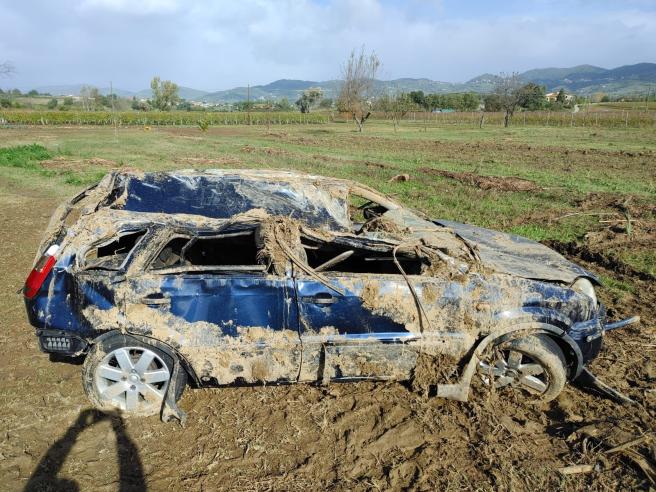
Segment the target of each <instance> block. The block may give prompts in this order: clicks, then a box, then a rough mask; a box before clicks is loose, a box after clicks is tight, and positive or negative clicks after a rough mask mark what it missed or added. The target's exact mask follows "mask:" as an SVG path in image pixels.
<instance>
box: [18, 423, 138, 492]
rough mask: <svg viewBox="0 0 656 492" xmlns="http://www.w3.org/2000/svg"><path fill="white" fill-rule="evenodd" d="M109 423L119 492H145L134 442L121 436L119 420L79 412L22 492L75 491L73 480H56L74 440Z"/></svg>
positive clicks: (121, 429)
mask: <svg viewBox="0 0 656 492" xmlns="http://www.w3.org/2000/svg"><path fill="white" fill-rule="evenodd" d="M104 420H109V422H110V423H111V425H112V429H113V430H114V434H115V435H116V454H117V459H118V463H119V490H120V491H121V492H127V491H141V490H146V484H145V477H144V473H143V466H142V464H141V459H140V458H139V452H138V450H137V447H136V446H135V444H134V442H133V441H132V439H130V437H129V436H128V435H127V433H126V432H125V424H124V422H123V418H122V417H121V416H120V415H119V414H118V413H114V412H101V411H98V410H83V411H82V412H80V415H79V416H78V418H77V420H76V421H75V422H74V423H73V425H71V426H70V427H69V428H68V430H67V431H66V433H65V434H64V435H63V436H62V437H61V438H59V439H58V440H57V441H56V442H55V443H54V444H53V445H52V446H50V448H49V449H48V451H47V452H46V454H45V455H44V456H43V458H41V461H40V462H39V464H38V465H37V467H36V469H35V470H34V472H33V473H32V476H31V477H30V479H29V480H28V482H27V485H26V486H25V489H24V490H25V492H35V491H42V490H48V491H77V490H80V486H79V485H78V483H77V482H76V481H75V480H72V479H69V478H60V477H58V476H57V474H58V473H59V471H60V470H61V468H62V466H63V464H64V461H65V460H66V457H67V456H68V454H69V453H70V452H71V449H72V448H73V446H74V445H75V442H76V441H77V438H78V436H79V435H80V434H81V433H82V431H84V430H85V429H88V428H90V427H93V426H94V425H96V424H97V423H99V422H102V421H104Z"/></svg>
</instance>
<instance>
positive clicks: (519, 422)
mask: <svg viewBox="0 0 656 492" xmlns="http://www.w3.org/2000/svg"><path fill="white" fill-rule="evenodd" d="M2 186H3V188H4V189H10V187H9V186H8V185H7V183H2ZM2 205H3V214H2V217H1V223H0V227H1V228H2V233H3V237H5V238H6V241H5V242H4V244H3V246H4V247H3V249H2V252H1V253H0V265H1V268H2V271H3V272H4V275H3V285H2V290H1V295H2V313H3V321H4V323H3V324H4V327H3V330H2V331H1V332H0V372H1V373H2V374H3V382H2V387H1V390H0V396H1V397H2V400H1V401H2V405H1V406H0V427H2V429H3V438H2V440H1V442H0V488H1V489H3V490H22V489H23V488H24V487H25V485H26V484H27V483H28V480H30V477H32V481H31V482H30V483H31V484H35V486H41V487H43V488H45V487H46V486H52V485H53V484H62V483H66V484H68V485H71V484H75V485H77V486H79V487H80V489H94V490H115V489H116V488H117V487H118V486H119V485H118V484H119V482H120V484H121V487H125V488H129V487H133V488H135V487H139V486H141V485H142V483H143V481H145V482H146V484H147V486H148V488H149V489H152V490H159V489H163V488H173V489H182V488H184V489H191V490H201V489H203V490H228V489H240V490H254V489H256V490H279V489H284V490H306V489H308V488H317V487H330V488H337V489H344V488H349V489H354V490H365V489H366V490H371V489H389V488H391V489H400V488H404V487H409V488H412V489H417V490H428V489H465V488H466V489H475V488H483V489H487V488H492V487H493V488H499V489H520V490H522V489H546V488H564V489H569V490H572V489H575V490H580V489H585V488H589V487H592V488H599V489H603V488H613V489H629V488H631V489H635V488H647V487H649V481H648V479H647V478H646V475H645V472H644V471H643V470H642V469H641V467H640V465H639V464H637V463H636V462H635V461H634V460H632V459H631V457H630V456H629V455H628V454H627V453H622V452H618V453H610V454H609V453H606V452H605V451H606V450H608V449H610V448H612V447H613V446H617V445H619V444H622V443H625V442H628V441H631V440H632V439H635V438H637V437H640V436H643V435H647V436H649V435H652V436H653V434H654V432H656V394H655V393H654V390H653V388H654V387H655V383H656V354H655V351H654V344H655V343H656V342H655V331H654V325H653V321H652V319H653V306H654V305H656V288H655V287H654V283H653V282H650V281H648V280H641V279H639V278H633V277H630V276H629V275H628V274H626V273H622V272H615V271H612V270H611V269H607V268H606V267H604V266H603V265H602V266H600V265H598V264H596V263H594V262H589V261H586V260H585V258H583V261H582V263H583V264H584V266H586V267H588V268H590V269H592V270H593V271H595V272H598V273H603V274H606V275H608V276H611V277H613V278H617V279H620V280H622V279H624V280H628V279H630V280H631V281H632V282H634V284H635V286H636V289H635V292H634V293H628V294H627V297H625V298H623V299H622V300H621V302H620V301H619V300H618V299H615V298H614V297H613V296H612V295H609V294H605V293H604V291H603V290H600V295H601V296H602V297H603V301H604V302H605V303H606V304H607V306H608V307H609V309H610V310H613V313H614V314H615V315H616V316H617V317H621V316H629V315H634V314H638V315H641V316H642V317H643V319H644V320H645V321H644V322H643V324H642V325H641V326H639V327H629V328H627V329H626V330H624V331H623V332H615V333H614V332H611V333H609V334H608V343H607V344H606V348H605V349H604V351H603V352H602V354H601V356H600V357H599V358H598V359H596V360H595V361H594V362H593V364H592V367H591V370H592V371H593V372H594V373H595V374H596V375H597V376H598V377H600V378H602V379H603V380H604V381H605V382H607V383H609V384H611V385H613V386H615V387H617V388H618V389H620V390H621V391H624V392H625V393H627V394H628V395H629V396H630V397H631V398H633V399H635V400H636V401H637V402H638V405H636V406H623V405H619V404H616V403H613V402H611V401H609V400H605V399H601V398H599V397H598V396H593V395H589V394H586V393H583V392H581V391H579V390H577V389H575V388H572V387H571V386H568V387H566V389H565V390H564V392H563V393H562V394H561V395H560V396H559V397H558V398H557V399H556V400H555V401H553V402H551V403H548V404H543V405H538V406H530V405H529V406H522V405H517V404H514V402H512V401H507V400H503V399H501V398H499V395H496V394H494V393H487V392H485V391H484V390H483V389H482V388H478V387H476V388H474V395H472V398H471V401H470V402H469V403H460V402H454V401H448V400H442V399H437V398H432V397H430V396H428V397H427V396H426V395H425V392H424V391H422V390H419V391H415V390H413V389H412V388H411V387H409V386H406V385H402V384H398V383H358V384H333V385H329V386H326V387H317V386H311V385H294V386H264V387H262V386H260V387H252V388H225V389H218V390H215V389H212V390H196V391H188V392H186V393H185V395H184V396H183V398H182V400H181V401H180V406H181V407H182V408H184V409H185V410H186V411H187V412H188V414H189V419H188V421H187V425H186V427H185V428H181V427H179V426H178V425H174V424H162V423H161V422H160V421H159V419H158V418H157V417H151V418H148V419H125V420H124V421H120V420H118V418H117V417H111V418H109V417H107V418H106V417H104V416H102V415H100V414H98V413H97V412H95V411H93V413H91V414H90V413H88V411H87V409H88V403H87V400H86V398H85V396H84V394H83V393H82V391H81V390H80V382H79V381H80V375H79V372H80V368H79V366H69V365H65V364H56V365H53V364H52V363H50V362H49V361H48V359H47V356H45V355H43V354H40V353H38V349H37V346H36V340H35V339H34V336H33V333H32V330H31V329H30V327H29V325H28V323H27V322H26V321H25V319H24V312H23V307H22V299H21V298H20V296H17V295H16V294H15V292H16V290H17V289H18V288H19V287H20V285H21V284H22V281H23V274H24V272H25V271H26V270H28V269H29V268H30V265H31V262H32V260H33V252H34V250H35V249H36V246H37V244H38V242H39V240H40V239H41V235H42V231H43V229H44V227H45V226H46V224H47V222H48V217H49V215H50V211H51V210H52V209H53V207H54V206H55V205H56V200H55V199H53V198H52V197H49V196H46V195H45V194H43V193H42V192H40V193H37V192H30V191H29V190H16V191H12V192H11V193H7V194H6V195H5V196H3V197H2ZM15 231H22V232H21V234H20V235H17V234H15ZM565 253H566V254H567V251H565ZM572 259H574V260H577V261H579V262H581V260H582V259H581V258H578V257H573V258H572ZM85 412H87V413H85ZM81 416H83V417H84V419H87V420H88V421H87V420H84V421H83V422H81V420H80V417H81ZM71 436H74V437H75V439H73V440H71ZM631 449H632V450H633V451H635V452H636V453H638V454H639V455H641V456H643V457H644V459H645V460H646V462H648V463H653V462H654V459H655V456H654V444H653V441H652V442H651V443H649V442H647V441H644V442H641V443H638V444H637V445H636V446H634V447H633V448H631ZM49 450H52V452H50V453H49ZM137 464H138V465H139V466H136V465H137ZM579 464H585V465H593V468H594V470H597V471H593V472H591V473H586V474H577V475H568V476H562V475H561V474H560V473H559V472H558V470H559V469H560V468H563V467H566V466H570V465H579ZM652 487H653V485H652Z"/></svg>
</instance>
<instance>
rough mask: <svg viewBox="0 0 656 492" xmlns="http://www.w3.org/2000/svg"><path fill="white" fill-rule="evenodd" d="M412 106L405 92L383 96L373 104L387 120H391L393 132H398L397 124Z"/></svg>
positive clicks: (413, 104) (412, 103)
mask: <svg viewBox="0 0 656 492" xmlns="http://www.w3.org/2000/svg"><path fill="white" fill-rule="evenodd" d="M414 106H415V103H414V102H413V101H412V99H410V96H409V95H408V94H406V93H405V92H397V93H396V94H390V93H388V94H383V95H382V96H381V97H379V98H378V99H377V100H376V104H375V108H376V110H377V111H378V110H379V111H383V112H384V113H385V115H386V116H387V117H388V118H391V119H392V122H393V123H394V131H397V130H398V127H399V123H400V122H401V120H402V119H403V118H404V117H405V115H406V114H407V113H408V111H410V110H411V109H412V108H413V107H414Z"/></svg>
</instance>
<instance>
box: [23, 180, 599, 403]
mask: <svg viewBox="0 0 656 492" xmlns="http://www.w3.org/2000/svg"><path fill="white" fill-rule="evenodd" d="M596 284H598V280H597V278H596V277H595V276H594V275H593V274H591V273H590V272H588V271H586V270H584V269H583V268H581V267H579V266H577V265H574V264H572V263H570V262H569V261H567V260H566V259H565V258H563V257H562V256H560V255H559V254H557V253H556V252H554V251H553V250H551V249H549V248H547V247H545V246H543V245H541V244H538V243H535V242H532V241H529V240H527V239H523V238H520V237H517V236H512V235H507V234H502V233H498V232H494V231H490V230H486V229H482V228H478V227H474V226H469V225H464V224H459V223H454V222H448V221H439V220H438V221H431V220H427V219H426V218H423V217H422V216H421V215H420V214H419V213H416V212H413V211H410V210H408V209H406V208H403V207H401V206H400V205H398V204H396V203H395V202H393V201H392V200H390V199H388V198H387V197H385V196H383V195H380V194H378V193H376V192H375V191H373V190H371V189H369V188H367V187H365V186H362V185H359V184H356V183H353V182H350V181H347V180H339V179H332V178H324V177H319V176H310V175H304V174H297V173H288V172H273V171H270V172H269V171H243V170H240V171H203V172H200V171H178V172H171V173H131V172H112V173H110V174H109V175H107V176H106V177H105V178H104V179H103V180H102V181H101V182H100V183H99V184H98V185H96V186H94V187H91V188H89V189H87V190H85V192H83V193H82V194H80V195H79V196H77V197H75V198H74V199H73V200H71V201H69V202H67V203H66V204H64V205H62V206H61V207H60V208H59V209H58V210H57V212H56V213H55V215H54V216H53V218H52V220H51V223H50V225H49V227H48V230H47V232H46V237H45V239H44V241H43V243H42V245H41V247H40V251H39V254H38V255H37V261H36V264H35V267H34V270H33V271H32V273H31V274H30V276H29V278H28V280H27V282H26V286H25V288H24V295H25V303H26V307H27V313H28V317H29V320H30V322H31V324H32V325H33V326H35V327H36V333H37V336H38V337H39V342H40V346H41V348H42V350H44V351H45V352H49V353H53V354H60V356H69V357H80V356H83V357H85V365H84V371H83V382H84V387H85V390H86V392H87V394H88V396H89V397H90V399H91V400H92V402H93V403H95V404H96V405H98V406H101V407H102V406H114V407H119V408H122V409H123V410H126V411H129V412H134V413H142V414H149V413H155V412H156V411H158V410H159V409H160V408H161V407H162V406H163V407H164V409H166V408H168V409H169V410H170V411H171V412H173V414H176V413H177V412H179V410H178V409H177V407H176V406H175V400H176V399H177V398H179V396H180V395H181V393H182V389H183V388H184V385H185V382H186V381H187V380H188V379H189V380H191V381H192V382H193V383H194V384H195V385H197V386H209V385H212V386H216V385H229V384H254V383H283V382H285V383H291V382H323V383H328V382H331V381H354V380H363V379H393V380H408V379H411V378H413V377H415V378H416V377H418V375H419V374H418V373H419V372H422V374H421V377H422V378H423V379H424V380H426V379H427V380H428V381H429V382H430V383H431V384H430V391H431V392H433V393H435V394H437V395H438V396H444V397H448V398H455V399H460V400H465V399H467V395H468V393H469V385H470V382H471V380H472V378H473V377H474V376H475V374H476V373H477V372H478V374H479V376H480V377H481V378H482V380H483V382H484V383H487V384H488V385H490V386H494V387H497V388H501V387H511V388H516V389H521V390H522V392H524V390H526V392H527V393H528V394H533V395H534V396H536V397H538V398H542V399H545V400H549V399H552V398H555V397H556V396H557V395H558V393H559V392H560V391H561V389H562V387H563V385H564V384H565V383H566V381H568V380H573V379H575V378H577V376H579V374H580V373H581V371H582V370H583V369H584V365H585V363H586V362H587V361H589V360H590V359H592V358H593V357H595V356H596V355H597V353H598V352H599V350H600V347H601V344H602V340H603V335H604V331H605V329H606V324H605V313H604V307H603V306H602V305H601V304H600V303H599V302H598V300H597V298H596V295H595V291H594V286H595V285H596ZM163 403H164V405H163Z"/></svg>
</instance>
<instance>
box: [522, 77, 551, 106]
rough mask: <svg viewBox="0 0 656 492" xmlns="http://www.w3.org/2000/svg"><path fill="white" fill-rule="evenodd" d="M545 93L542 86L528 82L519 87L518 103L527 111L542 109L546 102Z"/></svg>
mask: <svg viewBox="0 0 656 492" xmlns="http://www.w3.org/2000/svg"><path fill="white" fill-rule="evenodd" d="M545 94H546V90H545V88H544V86H541V85H537V84H535V83H533V82H529V83H528V84H526V85H524V86H522V88H521V89H519V105H520V106H521V107H522V108H525V109H528V110H529V111H537V110H539V109H543V108H544V107H545V104H546V98H545Z"/></svg>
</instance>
